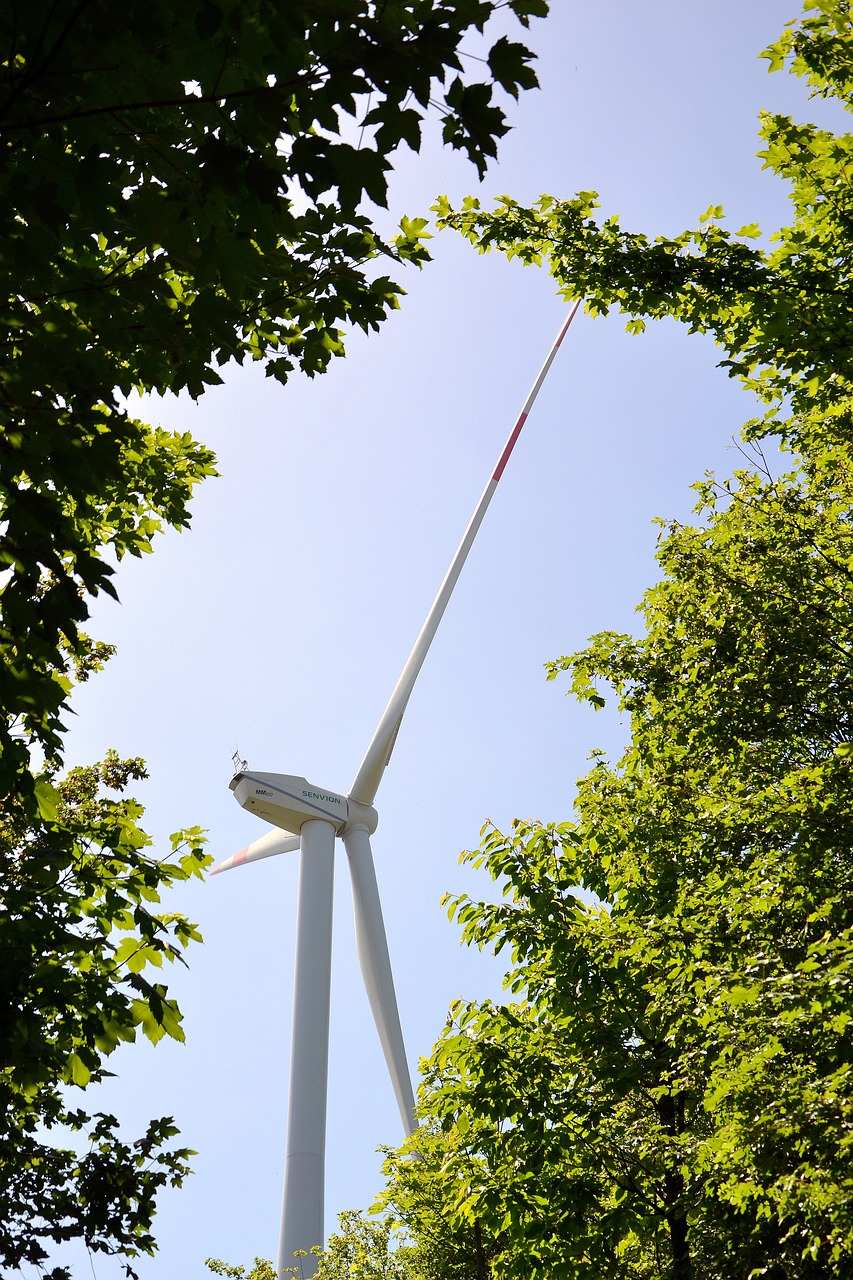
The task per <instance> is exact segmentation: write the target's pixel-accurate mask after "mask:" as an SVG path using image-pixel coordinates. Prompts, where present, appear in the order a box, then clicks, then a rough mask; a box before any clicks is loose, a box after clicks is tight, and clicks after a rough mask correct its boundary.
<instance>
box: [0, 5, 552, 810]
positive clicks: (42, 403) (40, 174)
mask: <svg viewBox="0 0 853 1280" xmlns="http://www.w3.org/2000/svg"><path fill="white" fill-rule="evenodd" d="M497 8H502V9H503V8H508V9H509V11H510V12H511V13H513V14H514V15H515V16H516V17H517V18H518V19H519V20H520V21H521V22H522V23H523V24H525V25H527V24H528V23H529V19H530V15H531V14H544V13H545V12H547V4H546V0H510V2H509V4H508V6H506V5H504V4H500V5H498V4H497V3H496V0H402V2H395V3H392V4H387V3H383V4H377V3H375V2H374V0H333V2H332V3H327V2H326V0H292V2H289V3H287V4H272V5H271V4H267V3H266V2H265V0H249V2H248V3H247V2H246V0H239V3H238V0H187V3H182V4H179V5H175V4H172V3H170V2H168V0H146V2H145V3H144V4H143V3H141V2H140V0H130V3H128V4H125V5H124V6H123V7H122V9H121V21H120V22H116V20H115V18H116V10H115V5H114V4H113V3H112V0H86V2H85V3H79V0H57V3H54V4H51V5H49V6H47V7H45V6H42V5H29V6H27V5H21V4H17V3H15V4H11V5H6V6H4V7H3V9H2V13H0V65H2V80H0V146H2V148H3V163H2V168H0V195H2V197H3V198H2V202H0V203H2V210H3V212H2V214H0V278H2V281H3V286H2V287H3V295H2V296H3V311H2V317H0V334H2V344H3V346H2V357H3V358H2V362H0V363H2V373H0V428H2V435H0V501H2V507H0V521H2V526H0V527H2V530H3V545H2V561H0V565H1V566H2V567H3V568H4V570H5V572H6V575H7V576H6V580H5V581H4V585H3V592H2V597H0V644H2V650H3V664H2V667H1V668H0V682H2V683H0V698H2V703H3V707H4V709H5V711H6V712H7V713H8V716H9V722H8V723H4V724H3V726H2V728H0V794H2V795H8V794H12V793H20V792H21V790H22V788H23V789H28V790H31V787H32V783H31V779H30V773H29V769H28V760H27V739H28V738H29V739H32V740H34V741H36V742H37V743H38V744H39V746H40V748H41V749H42V750H44V751H46V752H47V753H48V754H51V753H56V752H57V751H58V749H59V741H60V734H61V711H62V708H63V706H64V703H65V698H66V693H67V690H66V688H65V687H64V686H63V683H62V678H61V672H62V667H63V661H64V655H63V646H64V645H70V647H71V649H72V650H73V649H75V648H76V647H77V645H78V641H77V635H78V628H79V626H80V624H81V623H82V622H83V621H84V619H85V617H86V615H87V597H89V596H91V595H93V594H97V593H98V592H99V591H102V590H111V584H110V576H111V572H112V570H111V566H110V564H109V563H108V560H107V559H106V558H105V553H106V552H107V551H109V552H111V553H112V554H113V555H114V556H118V557H120V556H121V555H123V554H125V553H127V552H130V553H132V554H140V553H141V552H143V551H146V550H148V549H149V547H150V542H151V537H152V535H153V533H154V532H155V531H156V529H157V528H158V527H159V525H160V523H161V522H165V523H167V524H169V525H172V526H176V527H181V526H183V525H185V524H186V523H187V519H188V516H187V504H188V499H189V497H190V494H191V491H192V488H193V486H194V484H195V483H197V482H198V481H199V480H200V479H201V478H202V477H204V476H205V475H209V474H210V473H211V470H212V458H211V455H210V453H209V452H208V451H207V450H205V449H203V448H202V447H200V446H199V445H198V444H196V443H195V442H194V441H193V440H192V439H190V437H189V436H186V435H183V436H180V435H174V434H171V433H168V432H165V431H162V430H160V429H158V428H152V427H149V426H148V425H146V424H144V423H142V422H140V421H138V420H137V419H135V418H133V417H132V416H131V415H130V414H129V413H128V412H127V409H126V407H125V401H124V398H123V397H125V396H127V395H128V394H129V393H130V392H132V391H156V392H159V393H165V392H175V393H177V392H180V391H186V392H188V393H189V394H190V395H192V396H194V397H197V396H199V395H200V394H201V393H202V391H203V389H204V387H205V386H206V385H209V384H211V383H216V382H218V381H220V376H219V374H218V373H217V372H216V370H217V368H218V367H220V366H222V365H224V364H226V363H227V362H228V361H230V360H237V361H243V360H245V359H254V360H263V361H265V362H266V369H267V372H268V373H269V374H270V375H272V376H273V377H276V378H278V379H280V380H284V379H285V378H286V377H287V375H288V373H289V372H290V371H291V370H292V369H294V368H301V369H302V370H304V371H305V372H307V373H309V374H313V373H316V372H321V371H322V370H323V369H324V368H325V367H326V365H327V364H328V361H329V359H330V358H331V357H332V356H333V355H335V354H341V353H342V351H343V344H342V326H343V325H348V324H349V325H352V324H354V325H358V326H360V327H361V328H363V329H370V328H376V327H377V326H378V324H379V323H380V321H381V320H382V319H383V318H384V317H385V316H386V315H387V313H388V311H389V310H390V309H391V308H393V307H395V306H396V305H397V299H398V295H399V293H400V288H399V286H398V285H396V284H394V283H393V282H392V281H391V280H390V279H389V278H388V277H387V276H383V275H380V274H379V273H378V272H377V270H376V269H375V267H376V264H377V262H379V261H380V260H385V261H388V262H390V263H399V262H414V263H417V264H420V263H422V262H423V261H424V260H425V258H426V254H425V251H424V249H423V245H422V239H423V227H424V222H423V220H419V219H415V220H408V219H404V220H403V224H402V228H401V231H400V234H399V235H398V236H397V237H396V238H394V239H392V240H391V241H390V242H385V241H383V240H382V238H381V236H380V235H379V233H378V232H377V230H376V229H375V227H374V224H373V222H372V220H371V218H370V216H369V215H368V214H366V213H364V212H363V211H362V209H363V206H364V202H365V201H366V200H371V201H373V202H374V204H378V205H383V204H384V203H385V201H386V192H387V178H388V171H389V169H390V167H391V159H392V157H393V154H394V152H395V151H396V150H397V149H398V148H399V147H400V146H402V145H403V144H406V145H407V146H409V147H412V148H414V149H415V150H417V149H418V147H419V146H420V141H421V128H422V125H423V121H424V118H425V116H426V115H427V113H428V111H429V110H430V109H431V104H432V103H435V104H436V105H435V113H436V115H437V116H438V117H439V118H440V120H441V123H442V132H443V137H444V139H445V141H446V142H447V143H448V144H449V145H450V146H452V147H455V148H458V149H460V150H462V151H463V152H464V153H465V154H467V155H468V156H469V157H470V158H471V160H472V161H473V163H474V164H475V165H476V166H477V167H478V168H479V169H480V171H482V169H483V167H484V165H485V164H486V162H487V160H488V158H489V157H490V156H492V155H494V154H495V148H496V143H497V140H498V139H499V138H500V137H501V135H502V134H504V133H505V132H506V129H507V124H506V121H505V116H504V112H503V110H502V109H501V107H500V106H499V105H498V103H497V102H496V101H495V95H496V92H497V91H504V92H506V93H509V94H511V95H512V94H515V95H516V96H517V94H518V92H519V90H520V89H522V88H529V87H532V86H533V85H535V83H536V78H535V75H534V73H533V71H532V69H531V67H530V66H529V62H530V58H531V55H530V54H529V52H528V51H527V49H526V48H525V47H524V46H523V45H521V44H519V43H516V42H512V41H510V40H509V39H508V38H507V37H506V36H500V37H499V38H498V39H496V40H495V42H494V43H493V44H492V45H491V48H488V46H486V49H485V52H486V54H487V58H486V68H485V70H486V77H485V79H477V78H476V77H475V78H474V79H473V80H472V79H471V78H470V77H469V76H467V75H466V74H465V73H464V72H463V71H462V70H461V56H460V55H461V50H460V46H461V44H462V42H463V41H464V40H465V38H466V37H468V36H473V37H475V38H476V37H477V35H478V33H480V32H481V31H482V29H483V27H484V26H485V24H486V23H487V21H488V19H489V18H490V17H491V16H492V14H493V13H494V12H495V10H496V9H497ZM469 65H474V66H482V65H483V63H482V62H479V63H478V62H474V63H473V64H469ZM10 726H11V727H10ZM21 726H22V727H23V731H24V733H23V736H22V735H21V734H20V733H19V732H18V731H17V730H18V729H19V728H20V727H21Z"/></svg>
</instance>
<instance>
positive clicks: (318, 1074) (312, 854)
mask: <svg viewBox="0 0 853 1280" xmlns="http://www.w3.org/2000/svg"><path fill="white" fill-rule="evenodd" d="M579 306H580V302H579V301H578V302H576V303H575V304H574V306H573V307H572V309H571V311H570V312H569V315H568V317H567V318H566V320H565V321H564V323H563V325H562V326H561V328H560V332H559V333H558V335H557V337H556V339H555V341H554V344H553V346H552V347H551V350H550V351H549V353H548V357H547V359H546V360H545V363H544V364H543V366H542V368H541V369H540V371H539V374H538V376H537V378H536V381H535V382H534V384H533V386H532V388H531V390H530V394H529V395H528V397H527V400H526V401H525V403H524V407H523V409H522V410H521V413H520V414H519V416H518V418H517V420H516V422H515V424H514V426H513V429H512V431H511V432H510V435H509V439H508V440H507V442H506V444H505V446H504V448H503V452H502V453H501V456H500V458H499V459H498V463H497V466H496V467H495V469H494V471H493V473H492V475H491V477H490V479H489V481H488V484H487V485H486V487H485V489H484V490H483V494H482V497H481V498H480V501H479V503H478V504H477V508H476V510H475V512H474V514H473V516H472V517H471V521H470V523H469V525H468V528H467V529H466V530H465V534H464V536H463V538H462V541H461V542H460V544H459V547H458V549H457V551H456V554H455V556H454V557H453V561H452V562H451V565H450V568H449V569H448V571H447V574H446V576H445V579H444V581H443V583H442V584H441V587H440V589H439V592H438V595H437V596H436V598H435V600H434V601H433V604H432V608H431V609H430V611H429V614H428V615H427V619H426V622H425V623H424V625H423V627H422V629H421V633H420V635H419V636H418V638H417V640H416V641H415V646H414V648H413V649H412V652H411V653H410V655H409V658H408V661H407V662H406V665H405V666H404V668H403V672H402V674H401V676H400V679H399V680H398V681H397V686H396V688H395V689H394V692H393V693H392V694H391V699H390V701H389V703H388V705H387V707H386V708H385V711H384V713H383V715H382V719H381V720H380V721H379V726H378V728H377V730H376V732H375V733H374V735H373V739H372V741H371V743H370V746H369V747H368V748H367V752H366V753H365V756H364V759H363V760H362V762H361V767H360V768H359V770H358V773H357V774H356V776H355V781H354V782H353V784H352V787H351V788H350V791H349V794H348V795H341V794H339V793H338V792H335V791H329V790H327V789H326V788H324V787H318V786H314V785H312V784H311V783H309V782H308V781H307V779H306V778H302V777H296V776H294V775H292V774H283V773H255V772H253V771H249V770H248V769H247V768H246V767H245V765H243V766H242V768H240V769H239V771H238V772H237V773H236V774H235V775H234V777H233V778H232V780H231V790H232V791H233V792H234V794H235V796H236V798H237V800H238V801H239V803H240V804H241V805H242V806H243V808H245V809H251V810H252V812H253V813H256V814H258V816H259V817H261V818H265V819H266V820H267V821H268V822H272V823H273V824H274V827H273V829H272V830H271V831H268V832H267V834H266V835H264V836H261V837H260V839H259V840H255V841H254V843H252V844H250V845H248V846H247V847H246V848H245V849H241V850H240V852H239V853H236V854H235V855H234V856H233V857H231V858H226V859H225V861H224V862H220V863H219V864H218V866H215V867H214V868H213V872H212V874H216V873H217V872H220V871H227V870H229V868H231V867H237V866H241V865H242V864H243V863H246V862H256V861H258V860H259V859H261V858H270V857H273V856H274V855H275V854H279V853H290V852H293V851H294V850H296V849H299V850H300V862H299V890H298V902H297V909H296V973H295V979H294V996H293V1033H292V1039H291V1058H290V1095H289V1104H288V1113H287V1142H286V1153H285V1165H284V1170H285V1172H284V1203H283V1208H282V1219H281V1236H280V1240H279V1255H278V1273H279V1277H281V1276H283V1275H284V1274H285V1273H286V1271H288V1270H289V1269H292V1268H293V1266H294V1253H296V1251H297V1250H305V1251H306V1252H308V1253H309V1256H308V1257H307V1258H305V1259H302V1260H301V1262H302V1267H301V1274H302V1275H303V1276H304V1277H307V1276H311V1275H313V1274H314V1271H315V1270H316V1261H315V1260H314V1259H313V1258H312V1256H311V1255H310V1250H311V1248H312V1247H313V1246H314V1245H317V1244H320V1243H321V1242H322V1241H323V1239H324V1232H323V1184H324V1163H325V1140H326V1086H327V1079H328V1062H329V1002H330V992H331V961H332V888H333V868H334V853H335V839H336V837H337V836H340V837H341V838H342V839H343V842H344V848H345V849H346V854H347V860H348V862H349V869H350V879H351V881H352V896H353V908H354V913H355V930H356V942H357V946H358V957H359V961H360V964H361V971H362V975H363V977H364V984H365V987H366V988H367V995H368V998H369V1000H370V1007H371V1009H372V1011H373V1017H374V1020H375V1022H376V1028H377V1030H378V1032H379V1039H380V1041H381V1044H382V1049H383V1052H384V1054H385V1061H386V1063H387V1065H388V1071H389V1073H390V1076H391V1083H392V1085H393V1088H394V1094H395V1096H396V1099H397V1106H398V1107H399V1109H400V1116H401V1118H402V1121H403V1128H404V1130H405V1132H406V1134H407V1135H408V1134H410V1133H412V1132H413V1131H414V1130H415V1128H416V1127H417V1120H416V1118H415V1109H414V1108H415V1103H414V1095H413V1092H412V1083H411V1077H410V1075H409V1068H408V1063H407V1061H406V1051H405V1047H404V1044H403V1033H402V1030H401V1028H400V1015H399V1013H398V1011H397V998H396V995H395V993H394V979H393V976H392V973H391V961H390V958H389V955H388V943H387V940H386V937H385V925H384V923H383V919H382V907H381V904H380V901H379V890H378V888H377V884H376V872H375V870H374V866H373V855H372V853H371V849H370V837H371V835H372V834H373V832H374V831H375V830H376V825H377V821H378V815H377V813H376V810H375V809H374V807H373V801H374V799H375V798H376V792H377V790H378V788H379V783H380V782H381V780H382V775H383V773H384V772H385V768H386V766H387V764H388V761H389V759H390V758H391V751H392V750H393V747H394V742H395V740H396V737H397V733H398V731H399V729H400V723H401V721H402V719H403V713H404V712H405V710H406V706H407V704H408V701H409V698H410V696H411V693H412V689H413V688H414V685H415V681H416V679H417V677H418V673H419V671H420V669H421V667H422V665H423V662H424V659H425V657H426V655H427V652H428V650H429V647H430V644H431V643H432V640H433V637H434V635H435V633H436V631H437V630H438V625H439V623H440V621H441V618H442V615H443V614H444V611H445V609H446V607H447V603H448V601H449V600H450V596H451V594H452V592H453V588H454V587H455V585H456V582H457V579H458V578H459V574H460V573H461V572H462V566H463V565H464V563H465V560H466V558H467V556H468V552H469V551H470V550H471V546H472V545H473V542H474V539H475V537H476V536H477V530H478V529H479V527H480V524H481V523H482V520H483V516H484V515H485V514H486V509H487V507H488V505H489V503H490V502H491V499H492V495H493V494H494V492H495V489H496V488H497V485H498V481H499V480H500V478H501V475H502V474H503V471H504V468H505V466H506V464H507V462H508V460H509V457H510V454H511V453H512V450H513V448H514V446H515V442H516V440H517V439H518V436H519V434H520V432H521V429H522V427H523V426H524V423H525V420H526V418H527V416H528V414H529V413H530V410H531V408H532V406H533V402H534V400H535V399H536V396H537V395H538V393H539V389H540V387H541V386H542V383H543V382H544V381H545V377H546V375H547V373H548V370H549V369H550V367H551V364H552V362H553V360H554V357H555V356H556V354H557V351H558V349H559V347H560V344H561V342H562V341H563V338H564V337H565V335H566V332H567V331H568V328H569V325H570V324H571V322H572V320H573V319H574V316H575V314H576V312H577V309H578V307H579Z"/></svg>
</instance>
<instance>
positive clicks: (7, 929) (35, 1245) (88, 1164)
mask: <svg viewBox="0 0 853 1280" xmlns="http://www.w3.org/2000/svg"><path fill="white" fill-rule="evenodd" d="M144 777H145V769H144V766H143V763H142V761H141V760H120V759H119V758H118V757H117V756H116V755H115V754H113V753H111V754H109V755H108V756H107V758H106V759H105V760H104V761H103V763H102V764H100V765H93V766H88V767H84V768H76V769H72V770H71V771H70V772H69V773H68V774H67V776H66V777H64V778H62V779H54V780H53V781H52V782H51V781H49V780H48V779H47V778H46V777H43V778H41V779H40V780H39V782H38V803H39V809H40V812H39V815H38V818H37V819H33V818H31V817H30V816H29V814H28V812H27V808H26V806H25V805H24V804H22V803H10V804H7V806H6V808H5V811H4V813H3V816H2V818H1V819H0V883H2V886H3V894H2V902H0V1061H2V1071H0V1205H2V1209H0V1260H2V1265H3V1266H4V1267H12V1268H18V1267H19V1266H21V1265H22V1264H25V1263H30V1264H33V1265H35V1266H37V1267H39V1268H40V1269H43V1268H44V1264H45V1263H46V1261H47V1259H48V1257H49V1254H50V1249H51V1246H52V1245H56V1244H59V1243H61V1242H63V1241H66V1240H71V1239H81V1240H83V1241H85V1243H86V1245H87V1246H88V1248H89V1249H90V1250H92V1251H93V1252H104V1253H110V1254H113V1253H117V1254H120V1255H122V1256H123V1257H125V1258H128V1257H131V1258H132V1257H134V1256H135V1255H137V1254H138V1253H140V1252H148V1253H150V1252H152V1250H153V1248H154V1239H153V1236H152V1234H151V1224H152V1219H153V1214H154V1207H155V1197H156V1194H157V1192H158V1190H159V1189H160V1188H161V1187H163V1186H165V1185H167V1184H170V1185H173V1186H177V1185H180V1183H181V1181H182V1180H183V1178H184V1176H185V1175H186V1173H187V1172H188V1171H189V1170H188V1165H187V1157H188V1156H189V1155H190V1154H191V1153H190V1152H189V1151H187V1150H186V1149H185V1148H176V1147H174V1145H173V1143H172V1139H173V1138H174V1137H175V1136H176V1135H177V1129H176V1128H175V1127H174V1124H173V1122H172V1120H171V1118H170V1117H164V1118H162V1119H159V1120H153V1121H152V1122H151V1123H150V1124H149V1126H148V1128H147V1131H146V1132H145V1133H144V1134H143V1135H142V1136H141V1137H139V1138H137V1139H136V1140H134V1141H127V1140H125V1139H124V1138H123V1137H122V1136H121V1134H120V1131H119V1125H118V1121H117V1120H116V1118H115V1117H114V1116H111V1115H106V1114H103V1113H95V1114H90V1113H88V1112H86V1111H83V1110H81V1109H80V1108H79V1107H77V1106H75V1104H74V1102H73V1091H74V1088H75V1087H79V1088H83V1087H85V1086H86V1085H88V1084H89V1083H97V1082H98V1081H99V1080H102V1079H103V1078H104V1076H105V1075H107V1074H109V1073H108V1072H107V1068H106V1059H107V1058H108V1057H109V1055H110V1054H111V1053H112V1052H113V1051H114V1050H115V1049H116V1048H117V1047H118V1046H119V1045H120V1044H122V1043H126V1042H128V1041H133V1040H135V1039H136V1036H137V1033H138V1031H139V1030H141V1031H142V1032H143V1033H144V1034H145V1035H146V1036H147V1037H148V1038H149V1039H150V1040H152V1041H154V1042H155V1043H156V1042H157V1041H158V1040H159V1039H161V1038H162V1037H163V1036H164V1035H169V1036H172V1037H173V1038H175V1039H177V1040H183V1038H184V1035H183V1031H182V1029H181V1025H180V1024H181V1015H180V1011H179V1010H178V1007H177V1005H176V1004H175V1001H174V1000H173V999H172V998H171V997H170V996H169V995H168V993H167V990H166V987H165V985H164V984H163V983H162V982H159V981H156V980H154V979H152V977H150V976H149V975H150V974H151V971H152V968H153V969H154V970H157V971H158V972H159V971H161V970H162V969H163V966H164V962H167V963H173V962H174V961H176V960H181V958H182V953H183V950H184V948H185V947H186V946H187V944H188V943H189V942H191V941H193V940H195V939H198V932H197V930H196V928H195V926H194V925H192V924H191V923H190V922H189V921H188V920H186V919H185V918H184V917H183V916H181V915H178V914H175V913H174V912H163V911H161V910H160V909H159V907H158V904H159V900H160V894H161V893H162V892H163V890H165V889H168V887H169V886H170V885H172V884H174V883H175V882H176V881H180V880H186V879H188V878H189V877H191V876H198V875H201V874H202V869H203V867H204V866H205V865H206V863H207V862H209V858H208V857H207V856H206V855H205V854H204V853H203V852H202V848H201V846H202V843H203V839H202V836H201V833H200V831H199V830H197V829H196V830H190V831H183V832H178V833H176V834H175V835H174V836H173V837H172V852H171V854H170V856H168V857H166V858H155V857H152V855H151V853H150V852H149V849H148V846H149V845H150V840H149V839H148V837H147V836H146V835H145V833H144V831H143V830H142V829H141V827H140V826H139V819H140V817H141V816H142V809H141V807H140V806H139V805H138V804H137V803H136V802H135V801H134V800H132V799H130V798H128V797H126V796H124V795H122V793H123V792H124V791H125V789H126V788H127V786H128V785H129V784H130V783H131V782H132V781H133V780H134V779H137V780H138V779H140V778H144ZM110 793H114V794H112V795H111V794H110ZM69 1142H70V1145H63V1144H69ZM47 1274H48V1275H49V1276H51V1277H54V1278H55V1280H60V1278H61V1277H66V1276H69V1275H70V1272H69V1271H68V1270H67V1269H65V1268H63V1267H59V1266H57V1267H54V1268H53V1269H52V1270H50V1271H49V1272H48V1273H47ZM129 1274H133V1272H132V1271H129Z"/></svg>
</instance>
